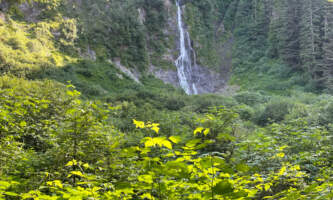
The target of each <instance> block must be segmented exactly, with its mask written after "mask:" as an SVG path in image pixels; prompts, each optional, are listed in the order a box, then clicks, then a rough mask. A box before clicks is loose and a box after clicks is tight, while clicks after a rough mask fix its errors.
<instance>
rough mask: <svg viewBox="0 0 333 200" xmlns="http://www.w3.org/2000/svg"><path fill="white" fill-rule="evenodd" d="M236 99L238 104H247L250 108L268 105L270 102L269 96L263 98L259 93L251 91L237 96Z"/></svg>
mask: <svg viewBox="0 0 333 200" xmlns="http://www.w3.org/2000/svg"><path fill="white" fill-rule="evenodd" d="M234 98H235V99H236V101H237V102H238V103H240V104H245V105H248V106H253V105H255V104H259V103H266V102H267V101H268V100H269V97H267V96H263V95H262V94H260V93H257V92H249V91H246V92H242V93H239V94H236V95H235V96H234Z"/></svg>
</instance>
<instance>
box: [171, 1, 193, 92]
mask: <svg viewBox="0 0 333 200" xmlns="http://www.w3.org/2000/svg"><path fill="white" fill-rule="evenodd" d="M176 4H177V8H178V29H179V48H180V55H179V57H178V58H177V60H176V66H177V74H178V79H179V84H180V86H181V87H182V88H183V89H184V91H185V92H186V94H189V95H191V94H198V91H197V88H196V85H195V83H194V80H193V78H192V65H195V64H196V61H195V55H194V54H193V57H194V59H193V63H192V59H191V55H192V52H194V51H193V49H192V46H191V38H190V34H189V33H188V31H187V30H186V29H185V28H184V25H183V21H182V9H181V6H180V3H179V0H176Z"/></svg>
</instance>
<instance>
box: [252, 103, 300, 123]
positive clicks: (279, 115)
mask: <svg viewBox="0 0 333 200" xmlns="http://www.w3.org/2000/svg"><path fill="white" fill-rule="evenodd" d="M293 106H294V105H293V104H291V103H289V102H288V101H285V100H274V101H271V102H269V103H268V104H267V105H266V107H265V109H264V110H263V112H262V113H260V114H259V116H258V119H257V120H258V121H257V123H258V124H260V125H266V124H268V123H269V122H281V121H282V120H284V118H285V116H286V115H287V114H289V113H290V109H291V108H292V107H293Z"/></svg>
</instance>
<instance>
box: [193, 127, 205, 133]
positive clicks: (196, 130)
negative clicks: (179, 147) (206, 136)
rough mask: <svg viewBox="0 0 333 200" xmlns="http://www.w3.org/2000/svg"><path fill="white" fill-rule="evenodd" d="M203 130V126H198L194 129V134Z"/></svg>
mask: <svg viewBox="0 0 333 200" xmlns="http://www.w3.org/2000/svg"><path fill="white" fill-rule="evenodd" d="M202 130H204V128H203V127H198V128H196V129H195V130H194V132H193V133H194V135H196V134H198V133H201V132H202Z"/></svg>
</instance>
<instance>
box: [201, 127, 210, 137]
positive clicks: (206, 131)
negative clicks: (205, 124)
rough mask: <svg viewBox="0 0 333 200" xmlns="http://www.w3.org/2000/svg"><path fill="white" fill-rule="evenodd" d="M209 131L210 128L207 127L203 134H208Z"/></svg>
mask: <svg viewBox="0 0 333 200" xmlns="http://www.w3.org/2000/svg"><path fill="white" fill-rule="evenodd" d="M209 132H210V128H206V129H205V131H204V132H203V134H204V135H205V136H206V135H208V134H209Z"/></svg>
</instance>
